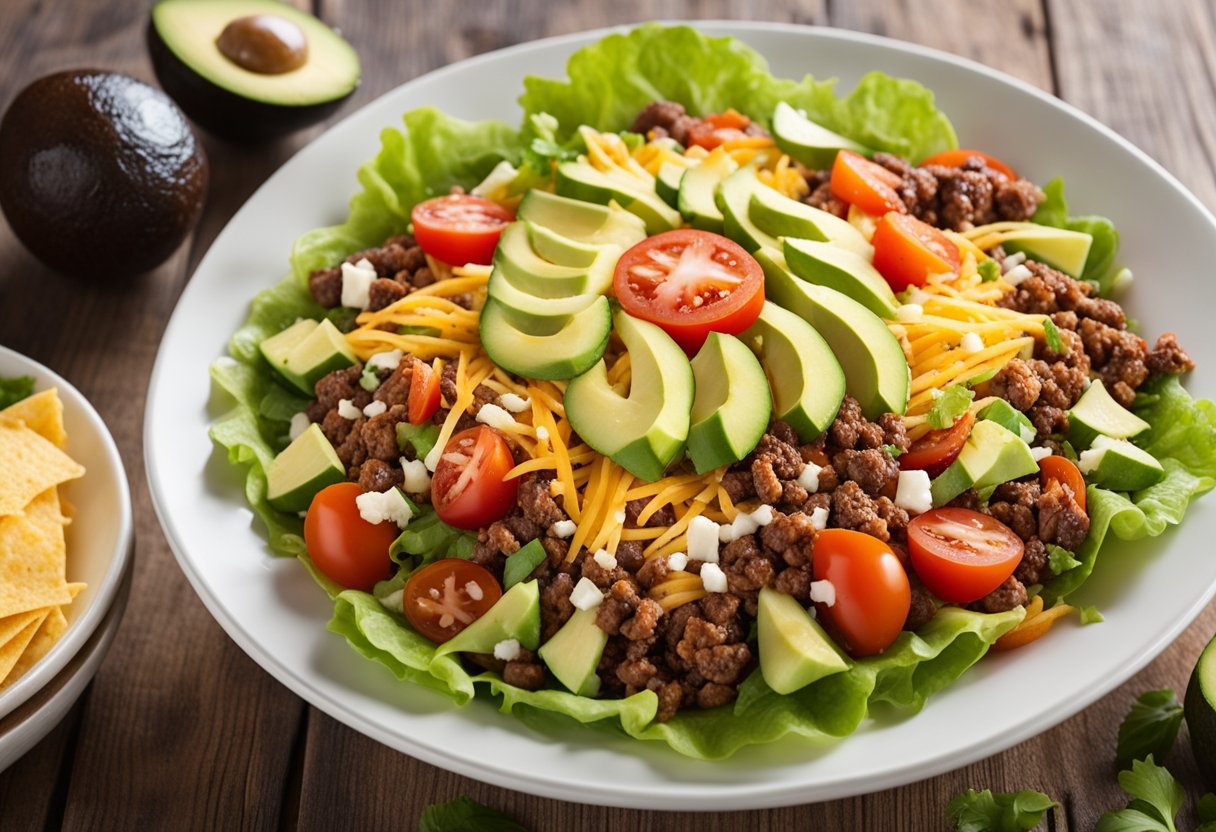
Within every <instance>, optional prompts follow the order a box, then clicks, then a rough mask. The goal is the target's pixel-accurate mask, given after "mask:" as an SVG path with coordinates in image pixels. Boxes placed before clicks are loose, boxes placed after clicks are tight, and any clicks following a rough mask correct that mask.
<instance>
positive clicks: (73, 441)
mask: <svg viewBox="0 0 1216 832" xmlns="http://www.w3.org/2000/svg"><path fill="white" fill-rule="evenodd" d="M12 376H33V378H34V390H35V391H39V390H46V389H48V388H51V387H55V388H57V389H58V390H59V398H60V399H61V400H62V401H63V422H64V426H65V427H66V429H67V433H68V444H67V448H66V450H67V452H68V454H69V455H71V457H72V458H73V459H75V460H76V461H77V462H79V463H80V464H81V465H83V466H84V467H85V475H84V476H83V477H81V478H80V479H78V480H73V481H72V482H70V483H67V484H65V485H64V486H63V490H62V492H61V493H62V494H63V496H64V497H65V498H66V499H67V500H69V501H70V502H71V503H72V505H73V506H75V509H76V513H75V515H74V516H73V518H72V522H71V523H70V524H69V525H68V527H67V529H66V530H65V533H66V536H67V546H68V554H67V577H68V580H69V581H84V582H85V583H86V584H88V586H87V587H86V588H85V589H84V590H83V591H82V592H81V593H80V594H79V595H77V596H76V598H75V600H73V601H72V603H71V604H69V605H68V606H67V607H66V608H65V609H64V614H65V615H66V616H67V619H68V628H67V631H66V632H64V634H63V636H62V637H61V638H60V639H59V641H57V642H56V643H55V646H53V647H52V648H51V649H50V651H49V652H48V653H47V654H46V655H45V656H43V657H42V660H41V661H39V662H38V663H37V664H35V665H34V666H33V667H32V668H30V670H29V671H27V672H26V674H25V675H24V676H22V677H21V678H20V679H18V680H17V681H16V682H14V683H13V684H12V685H10V686H9V687H8V688H6V689H5V690H4V691H2V692H0V719H3V718H4V717H6V716H7V715H8V714H10V713H12V712H13V711H15V710H16V709H17V708H19V707H20V706H21V705H22V704H23V703H25V702H26V701H27V700H29V699H30V697H32V696H33V695H34V694H35V693H37V692H38V691H39V690H41V689H42V688H43V687H45V686H46V685H47V684H48V683H50V682H51V680H52V679H55V678H56V677H57V676H58V675H59V674H60V673H61V672H62V671H63V670H64V668H65V667H67V665H68V663H69V662H71V661H72V659H73V657H74V656H76V654H77V653H79V652H80V651H81V649H82V648H83V647H84V646H85V644H86V643H87V642H88V641H89V638H90V637H91V636H92V635H93V633H94V632H95V631H96V630H97V628H98V626H99V625H100V624H101V622H102V619H104V618H105V617H106V613H107V612H109V610H110V607H111V606H112V605H113V603H114V598H115V595H116V594H117V592H118V589H119V586H120V584H121V583H122V579H123V575H124V574H125V572H126V568H127V565H128V563H130V562H131V560H132V550H133V548H134V533H133V531H132V521H131V493H130V489H129V488H128V486H127V475H126V472H125V471H124V469H123V465H122V458H121V457H120V456H119V454H118V447H117V446H116V445H115V444H114V438H113V437H112V436H110V432H109V431H108V430H107V429H106V426H105V423H104V422H103V421H102V420H101V417H100V416H99V415H97V411H96V410H94V409H93V406H92V405H91V404H89V402H88V400H87V399H85V397H84V396H82V395H81V394H80V391H78V390H77V389H76V388H75V387H73V386H72V385H70V384H68V382H67V381H65V380H64V379H63V378H62V377H60V376H59V375H57V374H55V373H54V372H52V371H51V370H49V369H47V368H46V367H44V366H42V365H41V364H39V363H38V362H36V361H33V360H32V359H29V358H26V357H25V356H23V355H21V354H20V353H17V352H14V351H13V350H10V349H8V348H6V347H0V377H5V378H8V377H12ZM78 693H79V692H78ZM60 716H62V714H60ZM47 730H50V729H49V728H48V729H47ZM5 742H6V740H5V737H4V736H3V735H0V758H2V757H3V748H4V745H5Z"/></svg>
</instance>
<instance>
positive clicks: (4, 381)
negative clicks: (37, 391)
mask: <svg viewBox="0 0 1216 832" xmlns="http://www.w3.org/2000/svg"><path fill="white" fill-rule="evenodd" d="M33 392H34V377H33V376H14V377H13V378H0V410H4V408H6V407H8V406H9V405H14V404H16V403H17V402H19V401H21V400H22V399H27V398H29V397H30V396H31V395H32V394H33Z"/></svg>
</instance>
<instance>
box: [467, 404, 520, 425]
mask: <svg viewBox="0 0 1216 832" xmlns="http://www.w3.org/2000/svg"><path fill="white" fill-rule="evenodd" d="M477 421H479V422H481V423H482V424H483V425H489V426H490V427H492V428H498V429H499V430H504V429H506V428H510V427H514V425H515V424H516V422H515V418H514V417H513V416H511V414H510V413H508V412H507V411H505V410H503V409H502V408H501V407H499V406H498V405H496V404H491V403H489V402H487V403H486V404H483V405H482V406H481V409H480V410H478V411H477Z"/></svg>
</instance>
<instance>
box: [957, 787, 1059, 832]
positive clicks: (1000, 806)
mask: <svg viewBox="0 0 1216 832" xmlns="http://www.w3.org/2000/svg"><path fill="white" fill-rule="evenodd" d="M1054 805H1055V802H1054V801H1053V800H1052V799H1051V798H1050V797H1048V796H1047V795H1045V794H1043V793H1042V792H1036V791H1032V790H1029V789H1028V790H1026V791H1021V792H997V793H996V794H993V793H992V792H991V791H990V790H988V789H984V790H983V791H982V792H977V791H976V790H975V789H967V791H965V792H963V793H962V794H960V795H958V796H957V797H955V798H954V799H953V800H951V801H950V804H949V805H948V806H947V807H946V814H947V815H948V816H949V817H951V818H953V819H954V821H955V824H956V825H955V829H957V830H958V832H1025V831H1026V830H1028V829H1034V828H1035V827H1036V826H1038V825H1039V821H1040V820H1042V818H1043V813H1044V812H1046V811H1047V810H1048V809H1050V808H1052V807H1053V806H1054Z"/></svg>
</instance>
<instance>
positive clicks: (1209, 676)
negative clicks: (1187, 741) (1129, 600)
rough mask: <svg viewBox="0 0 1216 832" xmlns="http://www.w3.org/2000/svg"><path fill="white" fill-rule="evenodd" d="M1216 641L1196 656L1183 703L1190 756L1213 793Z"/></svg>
mask: <svg viewBox="0 0 1216 832" xmlns="http://www.w3.org/2000/svg"><path fill="white" fill-rule="evenodd" d="M1214 645H1216V638H1213V639H1212V640H1211V641H1210V642H1208V645H1207V647H1205V648H1203V652H1202V653H1200V654H1199V661H1198V662H1196V664H1195V670H1194V671H1193V672H1192V673H1191V679H1190V681H1189V682H1188V683H1187V686H1186V697H1185V698H1184V700H1183V705H1182V708H1183V712H1184V713H1185V716H1186V727H1187V730H1188V731H1190V732H1191V752H1192V753H1193V754H1194V756H1195V762H1196V763H1197V764H1198V765H1199V772H1200V773H1201V774H1202V775H1203V779H1204V781H1205V782H1206V783H1207V786H1208V788H1209V789H1216V646H1214Z"/></svg>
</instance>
